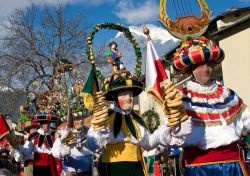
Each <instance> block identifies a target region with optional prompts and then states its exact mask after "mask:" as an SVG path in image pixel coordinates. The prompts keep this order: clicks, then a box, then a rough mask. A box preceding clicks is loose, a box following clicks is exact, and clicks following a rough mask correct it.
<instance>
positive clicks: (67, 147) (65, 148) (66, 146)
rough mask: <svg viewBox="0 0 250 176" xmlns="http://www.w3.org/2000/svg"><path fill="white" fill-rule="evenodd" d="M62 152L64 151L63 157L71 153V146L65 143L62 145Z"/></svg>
mask: <svg viewBox="0 0 250 176" xmlns="http://www.w3.org/2000/svg"><path fill="white" fill-rule="evenodd" d="M61 152H62V157H65V156H68V155H70V147H69V146H68V145H64V146H63V147H62V150H61Z"/></svg>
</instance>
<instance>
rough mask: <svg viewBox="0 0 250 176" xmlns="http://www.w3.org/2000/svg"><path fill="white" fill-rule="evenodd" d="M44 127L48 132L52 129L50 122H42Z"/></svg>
mask: <svg viewBox="0 0 250 176" xmlns="http://www.w3.org/2000/svg"><path fill="white" fill-rule="evenodd" d="M42 129H43V130H44V131H45V132H46V131H49V130H50V123H42Z"/></svg>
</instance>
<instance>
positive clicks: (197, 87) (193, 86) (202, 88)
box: [186, 80, 218, 94]
mask: <svg viewBox="0 0 250 176" xmlns="http://www.w3.org/2000/svg"><path fill="white" fill-rule="evenodd" d="M186 87H187V89H188V90H192V91H193V92H197V93H203V94H207V93H209V94H211V93H214V92H216V91H217V89H218V84H217V83H216V80H212V81H211V82H210V83H208V84H206V85H201V84H199V83H197V82H193V81H188V82H187V83H186Z"/></svg>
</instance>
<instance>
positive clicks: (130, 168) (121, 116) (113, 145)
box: [88, 71, 191, 176]
mask: <svg viewBox="0 0 250 176" xmlns="http://www.w3.org/2000/svg"><path fill="white" fill-rule="evenodd" d="M104 86H105V89H106V90H107V91H106V92H104V93H102V92H97V93H96V95H95V97H94V102H95V105H94V113H93V116H94V117H93V119H92V121H91V123H92V126H91V128H90V130H89V132H88V144H89V148H90V149H91V150H93V151H98V150H99V151H102V159H101V163H99V170H100V173H99V174H100V175H102V176H107V175H109V176H110V175H111V176H114V175H115V176H118V175H119V176H144V175H147V171H146V167H145V162H144V160H143V157H142V151H141V150H142V148H143V149H144V150H151V149H153V148H156V147H157V146H158V145H159V144H161V145H165V146H166V145H169V144H170V145H172V144H177V145H181V144H182V141H183V139H184V138H185V136H186V134H189V133H190V131H191V128H190V126H191V124H190V123H187V122H188V121H189V120H187V121H185V122H181V120H180V121H179V126H178V127H176V126H174V127H168V126H169V125H167V124H168V120H167V119H166V118H164V119H163V121H162V122H161V125H160V126H159V127H158V129H156V130H155V131H154V133H153V134H150V133H149V131H148V129H147V126H146V124H145V123H144V121H143V119H142V118H141V117H140V115H138V114H137V113H136V112H134V110H133V107H134V97H135V96H137V95H139V94H140V93H141V92H142V90H143V83H142V82H141V81H139V80H138V78H137V77H136V76H135V75H132V74H131V73H129V72H128V71H122V72H116V73H114V74H113V75H112V76H111V77H108V78H107V79H106V80H105V81H104ZM168 91H169V89H168V88H166V90H165V93H166V94H167V93H168ZM104 100H107V101H110V102H113V103H112V104H111V105H110V107H109V109H108V108H107V106H106V104H105V102H104ZM186 124H188V125H186ZM178 128H181V129H183V131H182V133H179V131H178V130H177V129H178Z"/></svg>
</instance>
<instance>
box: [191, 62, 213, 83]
mask: <svg viewBox="0 0 250 176" xmlns="http://www.w3.org/2000/svg"><path fill="white" fill-rule="evenodd" d="M192 73H193V76H194V78H195V79H196V81H197V82H199V83H200V84H201V85H206V84H208V83H209V82H210V80H211V79H212V76H213V67H212V63H211V62H205V63H201V64H198V65H195V66H194V67H193V69H192Z"/></svg>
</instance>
